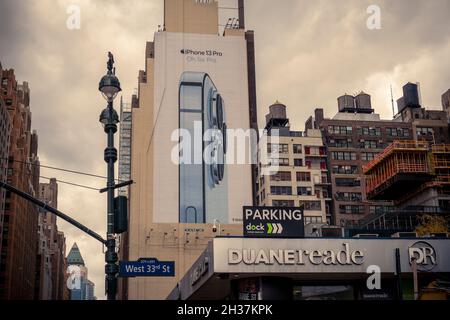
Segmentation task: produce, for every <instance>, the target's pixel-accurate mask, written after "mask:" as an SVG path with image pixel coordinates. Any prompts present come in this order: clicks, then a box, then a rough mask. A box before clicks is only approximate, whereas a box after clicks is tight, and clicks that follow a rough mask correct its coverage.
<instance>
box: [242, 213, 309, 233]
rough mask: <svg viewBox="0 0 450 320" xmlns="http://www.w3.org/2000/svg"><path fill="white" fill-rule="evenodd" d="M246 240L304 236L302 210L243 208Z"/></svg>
mask: <svg viewBox="0 0 450 320" xmlns="http://www.w3.org/2000/svg"><path fill="white" fill-rule="evenodd" d="M243 214H244V217H243V218H244V224H243V228H244V236H245V237H247V238H302V237H303V236H304V234H305V225H304V222H303V209H302V208H295V207H293V208H289V207H279V208H278V207H243Z"/></svg>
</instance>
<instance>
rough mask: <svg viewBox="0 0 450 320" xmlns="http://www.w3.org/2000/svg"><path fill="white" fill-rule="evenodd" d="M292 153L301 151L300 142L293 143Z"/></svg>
mask: <svg viewBox="0 0 450 320" xmlns="http://www.w3.org/2000/svg"><path fill="white" fill-rule="evenodd" d="M294 153H295V154H300V153H302V145H301V144H294Z"/></svg>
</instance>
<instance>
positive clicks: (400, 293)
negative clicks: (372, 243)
mask: <svg viewBox="0 0 450 320" xmlns="http://www.w3.org/2000/svg"><path fill="white" fill-rule="evenodd" d="M395 273H396V277H397V300H403V286H402V266H401V263H400V249H399V248H396V249H395Z"/></svg>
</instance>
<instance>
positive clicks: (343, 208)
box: [339, 205, 364, 214]
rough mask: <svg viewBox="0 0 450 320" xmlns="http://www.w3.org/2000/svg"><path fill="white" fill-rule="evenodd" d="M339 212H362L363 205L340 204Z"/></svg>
mask: <svg viewBox="0 0 450 320" xmlns="http://www.w3.org/2000/svg"><path fill="white" fill-rule="evenodd" d="M339 213H341V214H364V206H358V205H340V206H339Z"/></svg>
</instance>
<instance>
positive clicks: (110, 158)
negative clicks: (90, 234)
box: [105, 100, 119, 300]
mask: <svg viewBox="0 0 450 320" xmlns="http://www.w3.org/2000/svg"><path fill="white" fill-rule="evenodd" d="M108 112H109V113H110V116H109V117H108V123H107V124H106V125H105V132H106V133H107V135H108V146H107V148H106V149H105V162H106V163H107V164H108V165H107V168H108V176H107V177H108V182H107V189H108V193H107V195H108V199H107V232H106V239H107V240H106V252H105V262H106V266H105V273H106V294H107V299H108V300H116V293H117V274H118V272H119V267H118V265H117V261H118V257H117V252H116V238H115V236H114V190H115V180H114V163H115V162H116V161H117V149H116V148H115V147H114V134H115V133H116V132H117V125H116V124H115V123H114V122H113V117H112V114H113V102H112V100H110V101H108Z"/></svg>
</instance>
